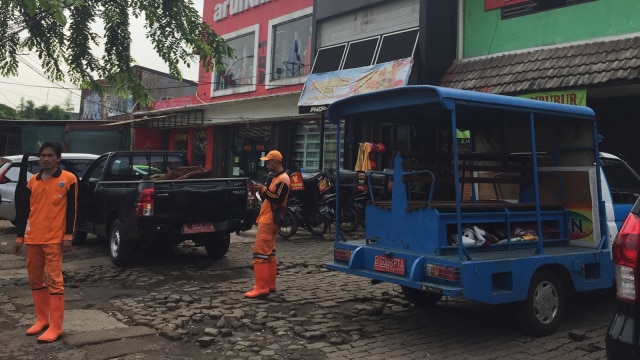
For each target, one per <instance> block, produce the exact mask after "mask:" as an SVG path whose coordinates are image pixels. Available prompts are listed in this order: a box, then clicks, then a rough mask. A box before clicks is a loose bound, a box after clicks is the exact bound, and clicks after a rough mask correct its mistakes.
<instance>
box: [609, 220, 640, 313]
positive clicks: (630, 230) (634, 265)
mask: <svg viewBox="0 0 640 360" xmlns="http://www.w3.org/2000/svg"><path fill="white" fill-rule="evenodd" d="M611 252H612V256H613V262H614V269H615V273H616V293H617V296H618V299H620V300H622V301H627V302H636V301H637V300H638V253H639V252H640V217H639V216H638V215H637V214H634V213H629V215H628V216H627V218H626V219H625V221H624V224H622V228H621V229H620V231H619V232H618V235H617V236H616V239H615V240H614V241H613V247H612V249H611Z"/></svg>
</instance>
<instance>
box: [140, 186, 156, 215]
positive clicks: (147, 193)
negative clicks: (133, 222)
mask: <svg viewBox="0 0 640 360" xmlns="http://www.w3.org/2000/svg"><path fill="white" fill-rule="evenodd" d="M153 198H154V193H153V188H147V189H144V190H142V193H140V195H139V196H138V200H136V216H137V217H143V216H153Z"/></svg>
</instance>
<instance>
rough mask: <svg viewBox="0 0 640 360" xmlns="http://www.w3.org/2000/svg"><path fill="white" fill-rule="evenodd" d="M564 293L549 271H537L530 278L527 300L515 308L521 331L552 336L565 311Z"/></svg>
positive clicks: (557, 279)
mask: <svg viewBox="0 0 640 360" xmlns="http://www.w3.org/2000/svg"><path fill="white" fill-rule="evenodd" d="M565 298H566V295H565V292H564V287H563V285H562V282H561V281H560V279H559V278H558V276H557V275H556V274H554V273H553V272H552V271H550V270H539V271H537V272H536V273H535V274H534V275H533V277H532V278H531V283H530V284H529V293H528V295H527V299H526V300H525V301H523V302H521V303H519V304H518V305H519V306H516V311H517V313H516V314H514V315H516V316H514V319H518V320H517V321H518V324H519V325H520V327H521V329H522V331H523V332H524V333H527V334H529V335H532V336H547V335H551V334H553V333H554V332H555V331H556V329H557V328H558V325H559V324H560V320H561V319H562V317H563V315H564V310H565Z"/></svg>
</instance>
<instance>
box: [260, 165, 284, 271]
mask: <svg viewBox="0 0 640 360" xmlns="http://www.w3.org/2000/svg"><path fill="white" fill-rule="evenodd" d="M290 185H291V184H290V180H289V175H287V173H286V172H285V171H284V170H282V171H281V172H279V173H278V174H276V175H275V176H274V177H273V178H272V179H271V181H270V182H268V183H267V186H266V189H265V190H264V191H263V192H262V193H261V194H260V195H261V198H262V206H261V207H260V213H259V214H258V218H257V219H256V223H257V224H258V231H257V232H256V242H255V244H254V246H253V262H267V261H269V256H275V254H276V236H277V235H278V225H277V224H276V223H275V222H273V212H272V211H271V205H272V204H273V205H274V206H279V207H284V206H287V199H288V198H289V187H290Z"/></svg>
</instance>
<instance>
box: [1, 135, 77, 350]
mask: <svg viewBox="0 0 640 360" xmlns="http://www.w3.org/2000/svg"><path fill="white" fill-rule="evenodd" d="M61 155H62V146H61V145H60V144H58V143H52V142H45V143H43V144H42V146H40V164H41V165H42V170H40V172H39V173H38V174H35V175H33V176H32V177H31V179H29V182H28V183H27V189H26V196H25V197H24V203H21V204H19V206H22V211H19V212H18V214H20V215H19V217H18V218H16V223H17V225H16V226H17V232H18V234H17V239H16V244H15V246H14V248H13V253H14V254H15V255H20V254H22V244H27V246H26V262H27V272H28V274H29V285H30V286H31V295H32V296H33V305H34V308H35V313H36V322H35V323H34V324H33V326H31V327H30V328H29V329H28V330H27V335H37V334H39V333H40V332H42V331H43V330H44V329H47V327H48V329H47V331H45V332H44V334H42V335H40V336H39V337H38V342H54V341H56V340H57V339H58V338H59V337H60V335H62V332H63V331H62V320H63V319H64V285H63V279H62V253H66V252H69V251H71V237H72V234H73V230H74V227H75V220H76V198H77V195H78V189H77V178H76V176H75V175H74V174H72V173H70V172H68V171H65V170H62V169H60V168H58V163H59V162H60V157H61Z"/></svg>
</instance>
